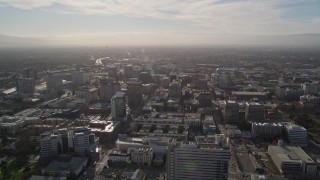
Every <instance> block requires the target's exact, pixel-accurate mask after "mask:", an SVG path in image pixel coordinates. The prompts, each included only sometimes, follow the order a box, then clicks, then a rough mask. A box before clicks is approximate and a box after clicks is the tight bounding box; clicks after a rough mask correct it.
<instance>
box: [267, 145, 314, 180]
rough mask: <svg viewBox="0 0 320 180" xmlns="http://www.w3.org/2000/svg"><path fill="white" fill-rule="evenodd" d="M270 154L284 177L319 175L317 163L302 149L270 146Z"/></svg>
mask: <svg viewBox="0 0 320 180" xmlns="http://www.w3.org/2000/svg"><path fill="white" fill-rule="evenodd" d="M268 154H269V155H270V157H271V159H272V161H273V162H274V164H275V165H276V167H277V168H278V170H279V171H280V173H281V174H283V175H288V174H307V175H316V173H317V165H316V163H315V162H314V161H313V160H312V159H311V158H310V157H309V156H308V154H306V153H305V152H304V151H303V150H302V149H301V148H300V147H296V146H284V145H281V144H280V145H279V146H274V145H269V146H268Z"/></svg>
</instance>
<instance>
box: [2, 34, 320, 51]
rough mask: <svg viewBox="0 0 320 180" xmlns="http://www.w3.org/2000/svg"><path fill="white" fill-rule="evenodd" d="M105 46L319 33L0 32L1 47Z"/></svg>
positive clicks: (319, 38)
mask: <svg viewBox="0 0 320 180" xmlns="http://www.w3.org/2000/svg"><path fill="white" fill-rule="evenodd" d="M61 45H63V46H66V45H68V46H69V45H71V46H101V45H102V46H105V45H155V46H156V45H174V46H179V45H186V46H189V45H190V46H192V45H204V46H205V45H237V46H240V45H242V46H281V47H286V46H287V47H320V34H293V35H262V36H258V35H236V34H213V33H186V32H172V33H170V32H169V33H138V34H136V33H134V34H133V33H132V34H130V33H123V34H112V35H91V36H69V37H16V36H7V35H0V48H13V47H46V46H49V47H50V46H61Z"/></svg>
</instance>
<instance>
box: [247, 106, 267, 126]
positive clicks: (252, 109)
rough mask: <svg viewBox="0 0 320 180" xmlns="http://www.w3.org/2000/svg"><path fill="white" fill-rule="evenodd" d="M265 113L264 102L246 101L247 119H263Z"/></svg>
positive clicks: (255, 120)
mask: <svg viewBox="0 0 320 180" xmlns="http://www.w3.org/2000/svg"><path fill="white" fill-rule="evenodd" d="M264 115H265V108H264V106H263V105H262V104H260V103H257V102H246V104H245V118H246V120H247V121H254V122H257V121H263V120H264Z"/></svg>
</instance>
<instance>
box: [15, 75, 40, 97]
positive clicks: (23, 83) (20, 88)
mask: <svg viewBox="0 0 320 180" xmlns="http://www.w3.org/2000/svg"><path fill="white" fill-rule="evenodd" d="M16 86H17V87H16V88H17V92H18V93H21V94H33V93H34V92H35V90H36V89H35V80H34V79H33V78H18V79H17V80H16Z"/></svg>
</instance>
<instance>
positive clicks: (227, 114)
mask: <svg viewBox="0 0 320 180" xmlns="http://www.w3.org/2000/svg"><path fill="white" fill-rule="evenodd" d="M222 113H223V120H224V122H225V123H226V124H228V123H231V124H232V123H238V122H239V104H238V103H237V102H236V101H224V102H223V109H222Z"/></svg>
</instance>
